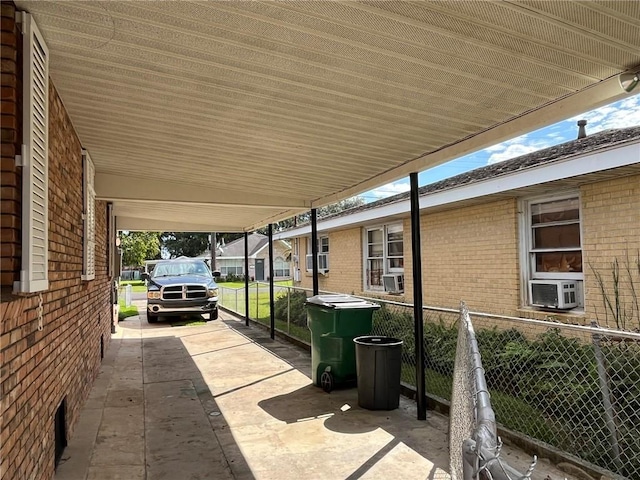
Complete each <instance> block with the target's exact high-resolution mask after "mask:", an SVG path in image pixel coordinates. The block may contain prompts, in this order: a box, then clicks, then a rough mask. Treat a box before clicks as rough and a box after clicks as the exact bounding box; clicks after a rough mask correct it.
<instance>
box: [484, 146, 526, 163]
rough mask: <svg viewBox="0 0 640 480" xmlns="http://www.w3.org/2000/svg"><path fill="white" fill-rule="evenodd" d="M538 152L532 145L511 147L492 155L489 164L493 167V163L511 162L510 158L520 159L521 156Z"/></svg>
mask: <svg viewBox="0 0 640 480" xmlns="http://www.w3.org/2000/svg"><path fill="white" fill-rule="evenodd" d="M536 150H539V149H538V148H536V147H534V146H532V145H523V144H517V145H509V146H508V147H507V148H505V149H504V150H502V151H500V152H495V153H492V154H491V155H490V156H489V158H488V160H487V163H488V164H489V165H491V164H492V163H498V162H503V161H505V160H509V159H510V158H515V157H519V156H520V155H526V154H527V153H531V152H535V151H536Z"/></svg>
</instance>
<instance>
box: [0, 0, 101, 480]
mask: <svg viewBox="0 0 640 480" xmlns="http://www.w3.org/2000/svg"><path fill="white" fill-rule="evenodd" d="M4 13H5V6H4V4H3V15H4ZM2 25H3V29H4V26H5V22H4V20H3V24H2ZM4 41H5V37H4V32H3V50H4ZM3 61H4V60H3ZM3 82H4V77H3ZM3 88H4V83H3ZM49 96H50V99H49V105H50V116H49V290H47V291H45V292H42V304H43V321H42V326H43V329H42V331H39V330H38V314H37V310H38V308H37V307H38V303H39V295H31V296H27V297H15V296H11V295H7V294H6V293H3V296H2V302H1V303H0V357H1V358H0V360H1V363H0V365H1V368H0V414H1V425H0V477H1V478H3V479H4V478H6V479H11V480H21V479H38V480H47V479H51V478H52V477H53V473H54V427H53V419H54V415H55V412H56V409H57V407H58V405H59V404H60V402H61V401H62V399H63V398H64V397H65V396H66V399H67V410H66V422H67V433H68V436H69V437H70V436H71V434H72V433H73V429H74V427H75V425H76V423H77V420H78V413H79V410H80V408H81V407H82V405H83V404H84V402H85V401H86V399H87V397H88V395H89V391H90V388H91V385H92V383H93V380H94V379H95V377H96V375H97V374H98V370H99V367H100V337H101V336H103V338H104V341H105V346H106V345H108V343H109V340H110V338H111V311H112V309H111V303H110V301H111V300H110V290H109V285H110V283H109V278H108V277H107V250H106V248H107V247H106V238H107V222H106V204H105V203H104V202H96V279H95V280H92V281H89V282H83V281H82V280H81V274H82V234H83V228H82V159H81V144H80V140H79V139H78V137H77V135H76V133H75V131H74V130H73V127H72V125H71V121H70V119H69V117H68V115H67V113H66V111H65V109H64V106H63V104H62V101H61V99H60V98H59V96H58V94H57V92H56V90H55V87H54V85H53V83H51V84H50V88H49ZM4 152H5V150H4V146H3V155H4ZM3 167H4V158H3ZM3 181H4V172H3ZM3 204H4V198H3ZM3 219H4V216H3ZM3 226H4V224H3ZM3 230H4V229H3ZM18 233H19V232H18ZM3 238H4V237H3ZM3 243H4V242H3Z"/></svg>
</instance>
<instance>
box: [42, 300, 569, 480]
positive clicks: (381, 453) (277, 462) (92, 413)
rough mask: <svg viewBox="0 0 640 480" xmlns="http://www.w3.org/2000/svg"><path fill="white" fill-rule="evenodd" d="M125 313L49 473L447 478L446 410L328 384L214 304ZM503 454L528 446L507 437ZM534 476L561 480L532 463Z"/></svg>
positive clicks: (293, 352) (176, 479)
mask: <svg viewBox="0 0 640 480" xmlns="http://www.w3.org/2000/svg"><path fill="white" fill-rule="evenodd" d="M137 304H138V307H139V308H140V310H141V313H142V317H130V318H128V319H127V320H125V321H123V322H121V323H120V324H119V326H118V328H117V333H116V334H115V335H114V337H113V339H112V342H111V346H110V348H109V350H108V352H107V356H106V358H105V360H104V363H103V368H102V371H101V373H100V375H99V377H98V379H97V381H96V383H95V385H94V387H93V389H92V392H91V396H90V398H89V400H88V402H87V404H86V405H85V407H84V408H83V411H82V412H81V416H80V421H79V423H78V425H77V426H76V428H75V431H74V432H73V437H72V438H71V440H70V443H69V445H68V447H67V448H66V450H65V452H64V455H63V459H62V463H61V465H60V466H59V468H58V472H57V474H56V477H55V478H56V480H87V479H90V480H107V479H112V480H113V479H126V480H143V479H145V480H164V479H166V480H191V479H193V480H195V479H225V478H240V479H250V478H257V479H278V480H288V479H291V480H300V479H302V478H304V479H305V480H308V479H356V478H381V479H383V478H384V479H388V478H403V479H412V478H416V479H425V478H429V479H433V480H437V479H447V478H449V475H448V473H447V470H448V467H447V465H448V448H447V428H448V420H447V418H446V417H443V416H441V415H439V414H435V413H432V412H429V413H428V418H427V420H426V421H418V420H416V419H415V418H416V415H415V408H414V403H413V402H411V401H409V400H405V399H402V401H401V407H400V408H399V409H397V410H393V411H388V412H387V411H369V410H364V409H362V408H360V407H358V405H357V390H356V389H345V390H334V391H333V392H332V393H331V394H326V393H324V392H323V391H322V390H321V389H319V388H317V387H315V386H313V385H312V384H311V381H310V378H309V377H310V357H309V355H308V354H307V353H305V352H303V351H301V350H299V349H297V348H296V347H294V346H291V345H289V344H287V343H284V342H281V341H279V340H271V339H270V338H269V337H268V334H267V333H266V332H265V331H264V330H262V329H260V328H259V327H245V326H244V323H243V322H241V321H239V320H238V319H236V318H234V317H232V316H231V315H229V314H226V313H222V314H221V316H220V320H217V321H213V322H208V323H207V324H206V325H198V326H182V327H172V326H171V324H170V323H168V322H161V323H158V324H154V325H149V324H147V323H146V319H145V318H144V302H137ZM503 455H506V456H508V459H509V462H510V463H511V464H512V465H513V466H515V467H520V468H526V465H527V463H528V461H529V457H528V456H527V455H524V454H522V452H519V451H517V450H514V449H511V448H508V447H505V449H504V451H503ZM539 465H540V467H539V468H537V469H536V472H535V475H534V477H533V478H540V479H544V478H545V477H546V476H547V475H548V476H549V478H550V479H554V480H555V479H561V478H564V477H565V475H563V474H562V473H561V472H559V471H558V470H556V469H555V468H553V467H551V466H549V465H547V464H544V463H540V464H539Z"/></svg>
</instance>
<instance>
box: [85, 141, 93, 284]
mask: <svg viewBox="0 0 640 480" xmlns="http://www.w3.org/2000/svg"><path fill="white" fill-rule="evenodd" d="M82 171H83V172H84V182H83V183H84V219H83V220H84V252H83V256H82V259H83V264H82V280H93V279H94V278H95V277H96V191H95V188H94V182H95V176H96V171H95V167H94V166H93V161H92V160H91V157H90V156H89V152H87V151H86V150H85V149H82Z"/></svg>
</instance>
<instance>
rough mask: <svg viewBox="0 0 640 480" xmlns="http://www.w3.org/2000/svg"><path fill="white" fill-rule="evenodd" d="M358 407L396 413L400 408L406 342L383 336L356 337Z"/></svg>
mask: <svg viewBox="0 0 640 480" xmlns="http://www.w3.org/2000/svg"><path fill="white" fill-rule="evenodd" d="M353 341H354V343H355V344H356V372H357V379H358V405H360V406H361V407H362V408H366V409H368V410H393V409H396V408H398V406H399V405H400V373H401V369H402V340H399V339H397V338H391V337H383V336H379V335H367V336H363V337H356V338H355V339H354V340H353Z"/></svg>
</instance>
